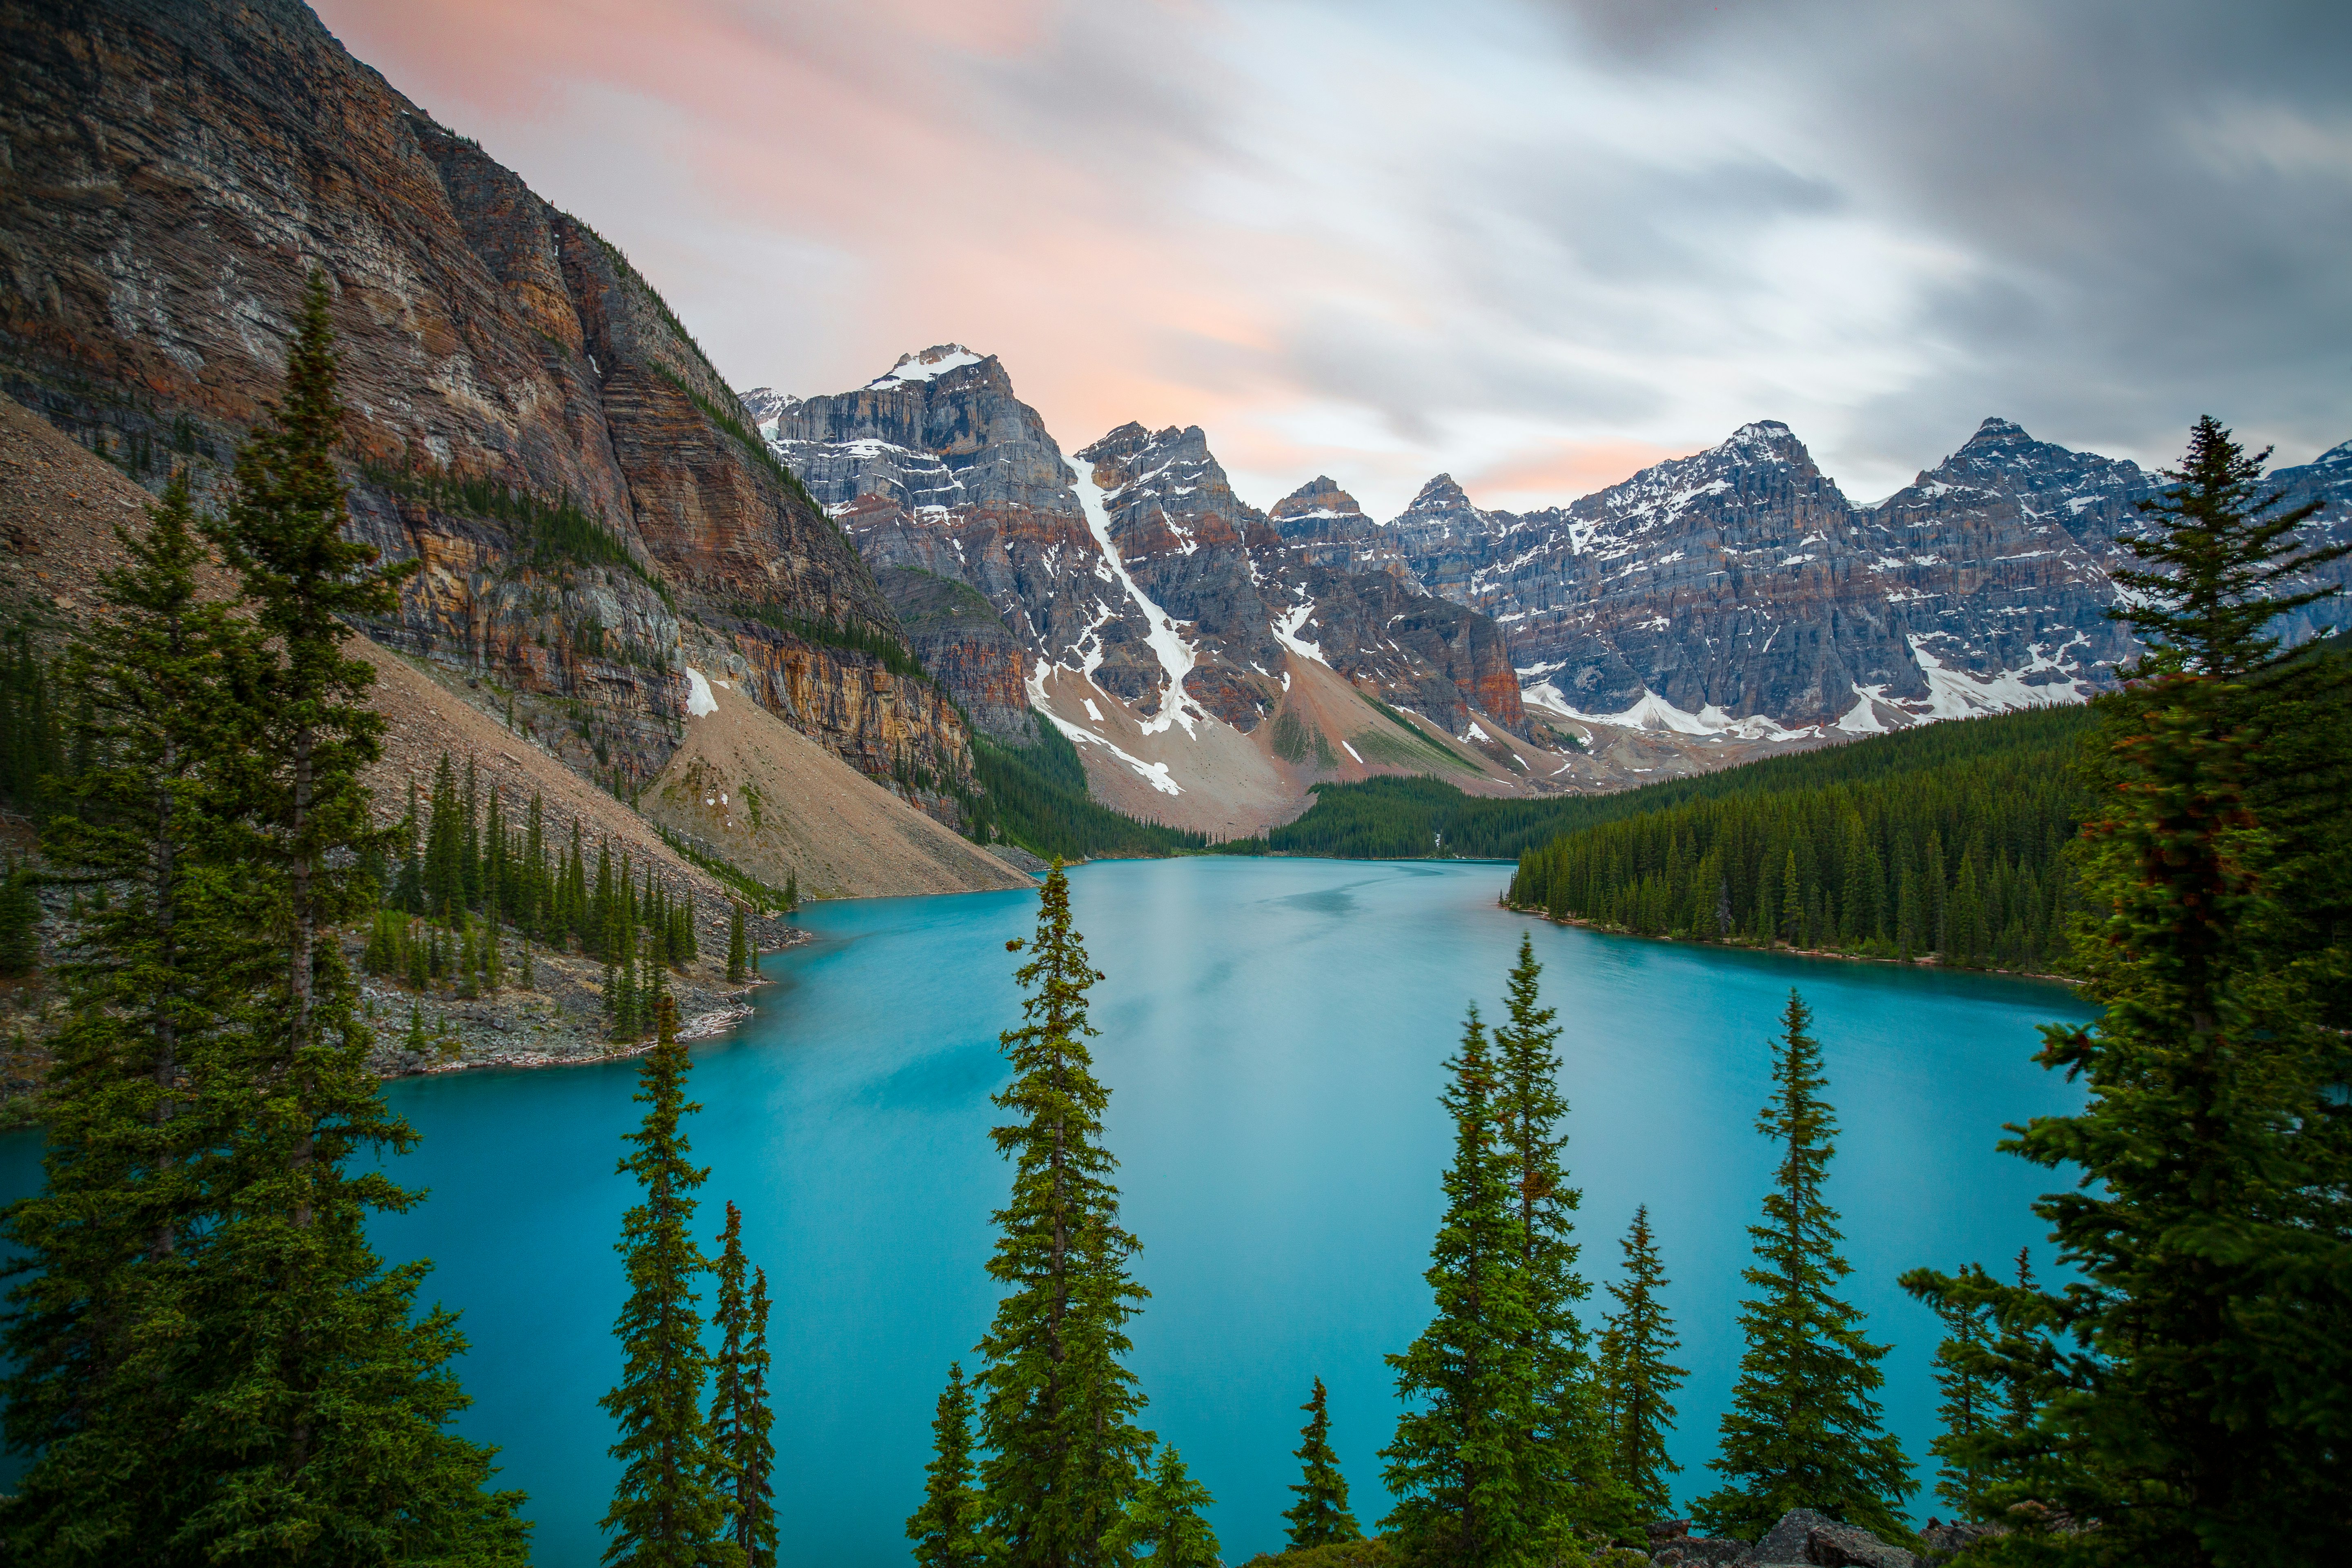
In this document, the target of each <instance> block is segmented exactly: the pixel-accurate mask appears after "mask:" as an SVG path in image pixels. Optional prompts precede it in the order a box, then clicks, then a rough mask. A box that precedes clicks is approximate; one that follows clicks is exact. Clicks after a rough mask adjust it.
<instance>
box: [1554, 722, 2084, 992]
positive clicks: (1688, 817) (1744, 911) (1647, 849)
mask: <svg viewBox="0 0 2352 1568" xmlns="http://www.w3.org/2000/svg"><path fill="white" fill-rule="evenodd" d="M2092 722H2093V721H2092V717H2091V715H2090V713H2089V711H2088V710H2084V709H2079V708H2071V709H2042V710H2033V711H2030V712H2025V713H2017V714H2009V715H2004V716H2002V717H2000V718H1993V719H1979V720H1973V721H1967V722H1963V723H1953V724H1939V725H1936V726H1934V727H1932V728H1930V729H1927V730H1922V731H1914V732H1912V733H1909V734H1904V735H1896V736H1890V737H1887V738H1885V740H1879V741H1871V742H1862V743H1860V744H1857V745H1854V746H1851V747H1842V748H1840V749H1838V750H1835V751H1830V752H1809V753H1806V754H1804V755H1801V756H1794V757H1785V758H1779V759H1775V760H1774V761H1773V762H1771V763H1759V764H1756V766H1755V767H1754V768H1752V769H1741V770H1738V771H1739V772H1742V773H1763V772H1765V771H1766V770H1770V771H1771V773H1772V774H1773V775H1774V777H1773V780H1772V784H1771V786H1770V787H1767V788H1750V789H1747V790H1743V791H1740V792H1739V793H1736V794H1730V795H1723V796H1719V797H1717V798H1715V799H1703V800H1695V801H1690V802H1687V803H1685V804H1684V805H1675V806H1669V807H1667V808H1665V809H1663V810H1657V809H1654V810H1651V811H1647V812H1644V813H1643V814H1642V815H1640V816H1631V817H1625V818H1622V819H1621V820H1619V821H1616V822H1610V823H1602V824H1600V825H1598V826H1591V827H1586V828H1582V829H1580V830H1578V831H1576V832H1572V833H1564V834H1561V835H1560V836H1559V837H1556V838H1554V839H1553V840H1552V841H1551V842H1550V843H1549V844H1547V845H1545V846H1543V847H1541V848H1535V849H1529V850H1528V851H1526V852H1525V853H1523V854H1522V855H1521V856H1520V857H1519V869H1518V872H1517V875H1516V876H1514V877H1513V878H1512V879H1511V888H1510V892H1509V895H1508V899H1509V901H1510V902H1511V903H1512V904H1513V905H1515V906H1517V907H1519V908H1522V909H1531V910H1543V911H1545V912H1546V913H1548V914H1549V915H1551V916H1552V917H1554V918H1555V919H1557V918H1560V917H1563V916H1565V917H1570V918H1573V919H1578V920H1587V921H1594V922H1596V923H1599V924H1601V925H1607V926H1615V927H1618V928H1620V929H1622V930H1625V931H1634V932H1638V933H1639V934H1641V935H1643V936H1680V937H1690V938H1697V939H1702V940H1706V941H1710V942H1744V943H1753V944H1756V945H1759V946H1769V945H1771V944H1773V943H1776V942H1785V943H1787V944H1789V945H1790V946H1793V947H1802V948H1833V949H1837V950H1839V951H1843V952H1858V953H1864V954H1868V955H1872V956H1877V957H1888V958H1910V957H1914V956H1916V955H1918V954H1922V953H1927V952H1936V953H1940V954H1941V955H1942V956H1943V959H1944V962H1945V963H1952V964H1958V965H1961V966H1965V967H1978V968H1983V967H1992V968H2000V969H2025V970H2053V969H2060V968H2063V967H2064V966H2065V962H2066V929H2067V925H2068V908H2069V903H2070V897H2071V890H2072V871H2071V869H2070V865H2069V862H2068V860H2067V858H2066V857H2065V856H2064V855H2063V848H2064V846H2065V844H2066V842H2067V840H2069V839H2070V838H2072V837H2074V831H2075V828H2076V826H2078V824H2079V823H2080V820H2081V816H2082V810H2083V804H2084V799H2085V796H2084V787H2083V784H2082V782H2081V780H2080V778H2079V777H2078V774H2077V770H2076V768H2075V766H2074V759H2075V757H2076V754H2077V752H2079V749H2080V746H2081V743H2082V738H2083V736H2084V734H2086V733H2087V732H2088V731H2089V730H2090V727H2091V725H2092ZM1643 793H1647V792H1643Z"/></svg>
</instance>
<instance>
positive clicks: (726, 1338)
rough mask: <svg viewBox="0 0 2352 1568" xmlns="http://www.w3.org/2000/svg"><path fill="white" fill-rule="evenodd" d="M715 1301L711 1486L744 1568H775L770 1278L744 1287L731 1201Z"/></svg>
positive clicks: (739, 1229)
mask: <svg viewBox="0 0 2352 1568" xmlns="http://www.w3.org/2000/svg"><path fill="white" fill-rule="evenodd" d="M744 1267H745V1265H744V1259H743V1215H742V1212H741V1211H740V1210H739V1209H738V1208H736V1206H735V1205H734V1203H733V1201H732V1200H731V1199H730V1201H729V1203H728V1205H727V1227H726V1229H725V1230H723V1231H721V1232H720V1233H719V1271H718V1272H719V1299H718V1300H717V1302H716V1303H714V1306H715V1310H714V1311H713V1312H712V1314H711V1319H712V1321H713V1322H715V1323H716V1324H717V1325H718V1328H719V1353H718V1355H717V1356H716V1357H715V1358H713V1361H712V1364H711V1394H710V1447H711V1451H712V1453H713V1455H714V1456H715V1463H716V1466H717V1468H716V1469H715V1470H714V1472H713V1479H714V1480H715V1482H716V1484H717V1486H718V1488H719V1494H720V1496H721V1498H722V1499H723V1500H724V1502H725V1506H726V1510H727V1537H728V1539H729V1540H730V1541H732V1542H734V1543H735V1547H736V1550H738V1551H739V1552H741V1553H742V1554H743V1568H774V1565H775V1561H776V1510H775V1502H774V1490H775V1489H774V1486H773V1485H772V1481H771V1479H770V1478H771V1477H772V1475H773V1474H774V1472H775V1467H776V1446H775V1443H774V1442H773V1440H772V1439H771V1438H770V1437H769V1436H768V1431H769V1428H770V1427H771V1426H773V1425H774V1421H775V1418H774V1415H772V1413H771V1412H770V1410H769V1409H768V1399H767V1374H768V1289H767V1285H768V1277H767V1273H766V1271H765V1270H764V1269H763V1270H761V1271H759V1272H758V1274H757V1275H756V1276H755V1278H754V1279H753V1280H752V1281H751V1283H750V1286H749V1289H747V1288H746V1281H745V1280H744V1278H743V1270H744Z"/></svg>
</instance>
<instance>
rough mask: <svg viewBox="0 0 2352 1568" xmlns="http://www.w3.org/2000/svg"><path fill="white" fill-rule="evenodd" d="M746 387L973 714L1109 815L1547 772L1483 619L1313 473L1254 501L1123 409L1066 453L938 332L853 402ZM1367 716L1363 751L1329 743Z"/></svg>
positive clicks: (1179, 814)
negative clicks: (1050, 748)
mask: <svg viewBox="0 0 2352 1568" xmlns="http://www.w3.org/2000/svg"><path fill="white" fill-rule="evenodd" d="M742 405H743V408H744V410H745V412H746V414H747V416H749V417H750V419H751V422H752V424H753V425H754V426H755V427H756V428H757V429H758V430H759V431H760V433H761V435H762V436H763V437H766V438H767V440H768V442H769V443H770V445H771V447H772V448H773V450H774V451H775V453H776V455H777V456H778V457H779V458H781V459H782V461H784V462H786V463H788V464H790V465H791V467H792V468H793V470H794V471H795V472H796V473H798V474H799V475H801V476H802V477H803V479H804V480H805V481H806V483H807V485H808V487H809V489H810V490H811V492H812V493H813V494H814V495H815V496H816V498H817V499H818V500H820V501H821V502H823V504H824V507H825V509H826V510H827V511H828V512H829V513H831V515H832V516H833V517H834V518H835V520H837V521H839V522H840V524H841V525H842V527H843V528H844V529H845V531H847V532H848V533H849V535H850V536H851V537H852V538H853V539H854V540H856V543H857V546H858V549H859V550H860V551H861V552H863V553H864V555H865V557H866V560H867V562H868V563H871V565H872V566H873V568H874V570H875V571H876V573H877V576H878V578H879V580H880V582H881V584H882V585H883V588H884V591H885V594H886V595H887V597H888V598H889V600H890V602H891V605H892V606H893V608H894V609H895V610H896V612H897V613H898V617H899V619H900V621H901V623H902V624H903V625H904V626H906V628H907V634H908V637H909V639H910V641H911V642H912V643H913V644H914V646H915V647H917V649H918V651H919V653H920V654H921V656H922V658H923V659H924V662H925V665H926V666H927V668H929V669H930V670H931V671H932V672H933V673H935V674H936V675H938V676H939V677H940V679H942V680H943V681H944V682H945V683H946V685H947V686H948V688H949V689H950V690H951V691H953V692H954V693H955V695H956V697H957V699H958V700H959V701H961V704H962V706H963V708H964V710H965V711H966V712H968V713H970V714H971V717H972V720H973V721H974V722H975V723H976V724H978V725H979V726H981V727H982V728H983V729H986V730H989V731H992V732H994V733H995V734H997V735H999V736H1000V737H1003V738H1006V739H1011V740H1014V741H1020V740H1023V739H1025V738H1026V735H1025V733H1024V728H1023V727H1024V725H1027V724H1030V723H1032V722H1034V721H1033V720H1032V718H1031V713H1032V712H1033V710H1034V711H1035V712H1039V713H1043V714H1045V715H1046V716H1047V719H1048V721H1051V722H1054V723H1055V724H1057V725H1058V726H1060V728H1061V729H1062V730H1063V731H1064V732H1065V733H1066V734H1067V735H1068V736H1069V737H1070V739H1071V740H1072V741H1073V742H1076V743H1077V744H1078V745H1079V747H1080V749H1081V754H1082V755H1083V756H1084V757H1086V758H1087V762H1088V766H1089V769H1090V773H1089V776H1090V779H1091V780H1092V782H1093V785H1094V787H1095V788H1096V789H1097V792H1098V793H1100V794H1101V795H1103V798H1105V799H1107V800H1110V801H1112V802H1113V803H1114V804H1118V805H1120V806H1121V807H1122V809H1129V810H1134V811H1138V812H1140V813H1141V814H1143V815H1146V816H1155V817H1159V818H1160V819H1161V820H1167V821H1171V822H1181V824H1182V825H1184V826H1196V827H1198V828H1200V829H1201V830H1202V831H1204V832H1210V833H1214V834H1224V833H1228V832H1235V831H1244V832H1245V831H1254V830H1255V828H1257V827H1260V826H1265V825H1266V824H1267V823H1269V822H1274V821H1282V820H1287V818H1288V816H1290V815H1295V814H1296V812H1297V810H1298V809H1300V808H1301V807H1303V806H1304V805H1305V804H1306V799H1307V796H1306V786H1307V783H1308V782H1310V781H1312V780H1313V779H1316V778H1343V777H1350V776H1363V775H1364V774H1366V773H1370V772H1378V771H1390V770H1394V769H1399V768H1402V769H1406V770H1409V771H1421V770H1423V769H1424V768H1430V767H1433V768H1438V769H1441V770H1444V771H1448V772H1451V773H1465V772H1466V773H1468V774H1470V775H1471V776H1472V777H1473V778H1482V779H1483V784H1484V786H1485V787H1493V788H1517V787H1520V785H1521V784H1522V782H1523V781H1525V780H1527V779H1528V778H1529V777H1531V776H1540V777H1543V778H1546V779H1556V778H1557V775H1558V773H1559V758H1558V757H1557V756H1551V755H1550V754H1549V753H1540V755H1539V756H1538V760H1541V761H1542V766H1541V768H1540V769H1539V770H1533V771H1531V769H1530V765H1529V762H1528V757H1527V756H1523V755H1522V754H1521V752H1522V751H1523V750H1524V749H1525V748H1526V747H1527V746H1528V744H1529V743H1530V742H1531V736H1530V732H1529V731H1528V728H1527V715H1526V712H1525V710H1524V709H1523V708H1522V706H1521V703H1520V698H1519V689H1518V679H1517V673H1516V671H1515V670H1514V669H1513V668H1512V664H1511V658H1510V655H1509V651H1508V647H1507V642H1506V639H1505V637H1504V636H1503V634H1502V632H1501V630H1500V629H1499V628H1498V627H1497V626H1496V624H1495V623H1494V621H1493V620H1492V619H1490V618H1489V617H1487V616H1485V615H1482V614H1480V613H1478V612H1477V611H1475V610H1473V609H1470V608H1468V607H1466V606H1465V605H1457V604H1454V603H1451V602H1449V601H1447V600H1444V599H1440V598H1435V597H1433V596H1431V595H1429V594H1428V593H1427V592H1426V591H1425V590H1424V589H1423V587H1422V586H1421V584H1420V583H1419V582H1418V581H1416V580H1415V578H1414V576H1413V574H1412V569H1411V568H1410V567H1409V566H1408V565H1407V564H1406V563H1405V561H1404V558H1403V554H1402V552H1401V551H1399V550H1398V549H1397V548H1396V546H1395V544H1394V542H1393V541H1392V539H1391V535H1390V534H1389V532H1388V531H1386V530H1383V529H1381V527H1379V526H1378V525H1376V524H1375V523H1373V522H1372V521H1371V520H1370V519H1369V518H1368V517H1366V516H1365V515H1364V513H1363V511H1362V509H1361V508H1360V507H1359V506H1358V505H1357V504H1356V502H1355V500H1353V498H1351V497H1349V495H1348V494H1347V492H1346V491H1344V490H1342V489H1339V486H1338V485H1337V484H1336V483H1335V482H1333V481H1332V480H1331V479H1328V478H1318V479H1315V480H1313V481H1311V482H1310V483H1308V484H1307V485H1305V486H1302V487H1301V488H1300V489H1298V490H1297V491H1296V492H1295V493H1293V494H1292V495H1290V496H1288V497H1286V498H1285V499H1284V500H1282V501H1281V502H1279V503H1278V504H1277V505H1276V507H1275V509H1274V510H1273V511H1272V512H1271V513H1269V512H1265V511H1261V510H1258V509H1257V508H1256V507H1255V506H1253V505H1251V504H1250V503H1249V502H1247V501H1245V500H1242V499H1241V497H1239V496H1238V495H1236V494H1235V493H1234V487H1233V483H1232V480H1231V479H1230V478H1229V477H1228V476H1227V474H1226V473H1225V470H1224V468H1223V466H1222V465H1221V464H1219V463H1218V461H1217V459H1216V457H1215V455H1214V454H1213V452H1212V451H1211V450H1210V449H1209V444H1208V438H1207V437H1206V435H1205V434H1204V433H1203V432H1202V430H1201V429H1200V427H1199V426H1186V427H1181V428H1180V427H1175V426H1171V427H1168V428H1165V429H1161V430H1157V431H1154V430H1148V429H1146V428H1145V427H1144V426H1141V425H1138V424H1129V425H1122V426H1119V427H1118V428H1117V429H1115V430H1112V431H1110V432H1109V433H1108V434H1107V435H1105V436H1103V437H1101V438H1099V439H1098V440H1096V441H1095V442H1093V443H1091V444H1090V445H1088V446H1086V447H1079V448H1077V449H1076V451H1075V452H1073V453H1071V454H1069V455H1068V456H1065V455H1064V452H1063V449H1062V448H1061V447H1060V446H1059V444H1058V443H1056V442H1055V439H1054V437H1052V436H1051V435H1050V434H1049V433H1048V432H1047V431H1046V429H1045V423H1044V421H1043V420H1042V419H1041V418H1039V416H1038V415H1037V412H1036V410H1034V408H1031V407H1030V406H1029V405H1026V404H1024V403H1023V402H1022V401H1021V400H1020V399H1019V397H1017V396H1016V395H1014V393H1013V384H1012V381H1011V378H1010V377H1009V376H1008V375H1007V374H1006V373H1005V369H1004V366H1003V363H1002V362H1000V361H999V360H997V359H996V358H995V356H993V355H990V354H981V353H974V352H973V351H972V350H971V349H969V348H966V347H964V346H962V345H961V344H957V343H942V344H940V345H938V346H936V347H933V348H929V349H926V350H924V351H923V352H922V353H914V354H906V355H902V356H901V357H900V359H899V361H898V363H897V364H896V365H894V366H893V367H892V368H891V370H890V371H889V372H888V373H887V374H884V375H882V376H879V377H877V378H876V379H875V380H874V381H872V382H870V383H868V384H866V385H865V386H862V387H859V388H858V389H856V391H854V392H845V393H836V394H832V395H824V396H817V397H797V396H792V395H785V394H782V393H778V392H775V391H773V390H772V389H769V388H764V387H763V388H760V389H757V390H755V391H752V392H750V393H747V394H745V395H744V396H743V399H742ZM991 619H992V620H993V621H994V622H995V625H994V626H991V625H990V621H991ZM1310 667H1313V668H1310ZM1335 676H1336V677H1337V678H1338V679H1332V677H1335ZM1310 677H1311V679H1309V678H1310ZM1302 682H1303V683H1302ZM1310 688H1311V690H1310ZM1376 703H1377V704H1386V705H1388V706H1389V707H1391V709H1395V710H1405V709H1410V710H1412V711H1413V712H1415V713H1418V714H1420V715H1422V716H1423V718H1425V719H1426V720H1428V721H1431V722H1433V723H1434V724H1435V725H1436V726H1438V728H1439V729H1440V730H1441V731H1443V732H1444V733H1445V734H1447V735H1449V736H1451V737H1454V738H1455V739H1458V740H1461V741H1463V742H1467V744H1468V748H1469V749H1468V750H1466V751H1465V752H1461V753H1460V754H1459V755H1457V754H1456V752H1454V750H1452V749H1449V748H1446V747H1443V746H1433V745H1428V744H1423V743H1422V742H1419V741H1417V740H1416V739H1415V738H1414V736H1413V734H1412V723H1413V722H1414V721H1408V720H1405V719H1402V718H1401V717H1392V716H1382V715H1381V713H1380V712H1379V710H1378V709H1377V707H1376V706H1375V704H1376ZM1350 709H1352V710H1353V711H1352V712H1350V711H1348V710H1350ZM1310 710H1311V711H1310ZM1285 714H1287V715H1288V717H1287V719H1283V717H1282V716H1283V715H1285ZM1277 721H1279V722H1277ZM1285 724H1286V725H1287V728H1282V726H1283V725H1285ZM1270 725H1272V726H1274V728H1281V731H1282V732H1281V733H1280V734H1279V735H1276V733H1275V732H1274V728H1269V726H1270ZM1401 725H1402V726H1403V727H1402V728H1400V727H1399V726H1401ZM1310 728H1311V729H1312V730H1313V732H1314V734H1315V736H1317V737H1318V738H1319V739H1318V740H1316V741H1311V742H1310V741H1309V740H1308V739H1307V733H1308V730H1309V729H1310ZM1367 732H1369V733H1371V734H1374V735H1377V736H1379V737H1380V739H1379V741H1378V742H1375V743H1374V744H1373V745H1372V750H1371V752H1369V753H1368V752H1365V751H1364V750H1363V748H1361V747H1357V746H1354V745H1352V744H1351V743H1350V742H1349V737H1351V736H1360V735H1362V734H1364V733H1367ZM1335 737H1336V739H1337V743H1336V744H1335V743H1334V738H1335ZM1543 758H1549V760H1542V759H1543ZM1482 759H1483V760H1482ZM1481 770H1490V771H1489V773H1487V774H1485V775H1482V773H1481ZM1552 787H1559V785H1558V784H1553V786H1552ZM1196 793H1204V794H1205V795H1206V796H1207V798H1206V799H1195V798H1193V795H1194V794H1196Z"/></svg>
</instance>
